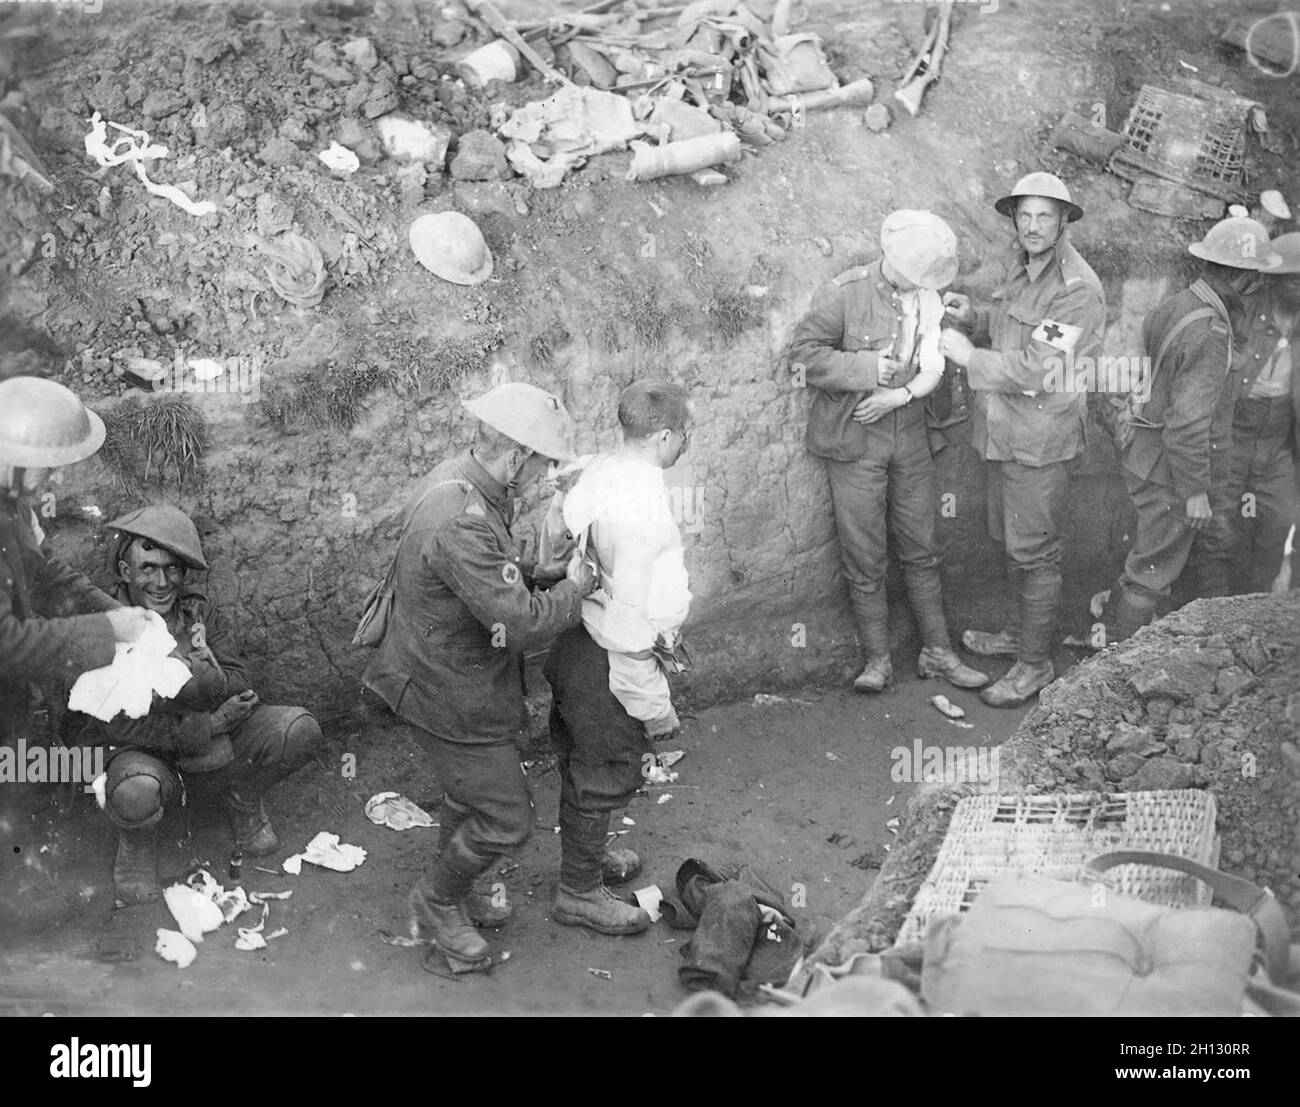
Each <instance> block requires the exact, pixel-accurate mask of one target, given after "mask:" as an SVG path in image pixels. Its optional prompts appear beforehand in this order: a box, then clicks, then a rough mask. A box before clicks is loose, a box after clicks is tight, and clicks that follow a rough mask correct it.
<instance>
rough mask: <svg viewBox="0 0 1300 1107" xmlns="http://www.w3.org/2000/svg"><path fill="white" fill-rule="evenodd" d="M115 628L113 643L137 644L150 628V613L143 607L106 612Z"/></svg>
mask: <svg viewBox="0 0 1300 1107" xmlns="http://www.w3.org/2000/svg"><path fill="white" fill-rule="evenodd" d="M104 614H105V615H107V616H108V621H109V623H110V624H111V625H112V627H113V641H115V642H124V643H127V644H128V645H129V644H130V643H132V642H137V641H139V639H140V636H141V635H142V634H144V632H145V631H146V630H147V629H148V627H149V622H150V620H149V612H148V611H147V610H146V609H145V608H143V607H115V608H113V610H112V611H105V612H104Z"/></svg>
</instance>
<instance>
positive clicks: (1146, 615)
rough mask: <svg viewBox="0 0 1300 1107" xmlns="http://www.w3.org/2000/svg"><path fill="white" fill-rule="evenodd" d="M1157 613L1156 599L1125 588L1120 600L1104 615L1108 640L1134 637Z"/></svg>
mask: <svg viewBox="0 0 1300 1107" xmlns="http://www.w3.org/2000/svg"><path fill="white" fill-rule="evenodd" d="M1155 613H1156V601H1155V600H1154V599H1150V600H1149V599H1147V598H1146V597H1144V596H1135V595H1133V593H1131V592H1129V591H1127V590H1124V591H1121V592H1120V593H1119V601H1118V602H1117V603H1115V604H1114V605H1113V610H1108V611H1107V612H1106V613H1105V616H1104V625H1105V627H1106V642H1107V643H1108V644H1109V643H1111V642H1123V641H1125V640H1126V639H1128V638H1132V637H1133V635H1135V634H1136V633H1137V632H1138V631H1139V630H1141V629H1142V627H1144V626H1146V625H1147V623H1149V622H1151V619H1152V617H1153V616H1154V615H1155Z"/></svg>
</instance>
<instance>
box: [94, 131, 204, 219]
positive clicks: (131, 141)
mask: <svg viewBox="0 0 1300 1107" xmlns="http://www.w3.org/2000/svg"><path fill="white" fill-rule="evenodd" d="M109 127H112V128H114V129H115V130H118V131H121V132H122V136H123V137H120V138H117V139H115V140H114V141H113V142H112V144H111V145H110V144H109V141H108V128H109ZM84 142H85V146H86V153H87V154H88V155H89V156H90V157H92V158H94V159H95V161H97V162H98V163H99V164H100V165H103V166H109V165H121V164H122V162H124V161H129V162H130V163H131V164H132V165H134V166H135V175H136V176H137V177H139V178H140V183H141V184H143V185H144V187H145V188H146V189H148V190H149V191H150V192H151V193H153V195H155V196H161V197H162V198H163V199H164V200H170V201H171V202H172V203H173V204H175V205H176V206H177V207H179V208H182V209H184V210H185V211H187V212H189V213H190V214H191V215H211V214H212V213H213V212H215V211H216V210H217V205H216V204H214V203H213V202H212V201H211V200H201V201H198V202H195V201H194V200H191V199H190V198H189V197H188V196H186V195H185V193H184V192H182V191H181V190H180V189H179V188H177V187H176V186H175V185H164V184H156V183H154V182H153V181H151V180H150V179H149V177H148V175H147V174H146V173H145V171H144V162H146V161H148V160H149V159H151V158H165V157H167V147H166V146H161V145H157V144H155V145H152V146H151V145H150V144H149V133H148V132H147V131H137V130H133V129H132V128H130V127H124V126H122V124H120V123H114V122H112V121H111V120H110V121H108V122H105V121H104V120H103V119H102V118H101V117H100V114H99V112H95V114H94V115H92V116H91V117H90V133H89V134H88V135H86V136H85V138H84Z"/></svg>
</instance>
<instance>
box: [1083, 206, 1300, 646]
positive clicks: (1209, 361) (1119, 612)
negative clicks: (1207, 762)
mask: <svg viewBox="0 0 1300 1107" xmlns="http://www.w3.org/2000/svg"><path fill="white" fill-rule="evenodd" d="M1188 252H1189V253H1191V254H1192V255H1193V256H1194V257H1197V258H1200V259H1201V260H1202V261H1204V262H1205V267H1204V270H1203V272H1202V275H1201V278H1200V279H1199V280H1197V281H1196V282H1194V283H1193V284H1192V286H1191V287H1190V288H1187V289H1184V290H1183V291H1182V292H1179V293H1178V294H1177V295H1175V296H1171V297H1170V298H1169V299H1167V300H1165V301H1164V302H1163V303H1162V304H1160V305H1159V306H1158V307H1156V309H1155V310H1154V311H1152V312H1151V314H1150V315H1149V316H1147V318H1146V320H1145V322H1144V323H1143V325H1142V338H1143V344H1144V348H1145V349H1146V350H1147V352H1148V355H1149V356H1150V357H1151V359H1152V360H1151V367H1152V368H1151V372H1152V379H1151V382H1150V390H1151V395H1150V399H1149V400H1147V401H1146V402H1145V403H1144V404H1143V405H1142V407H1141V410H1140V412H1133V413H1131V414H1130V415H1129V416H1128V417H1127V419H1126V422H1127V423H1128V424H1130V425H1131V427H1132V430H1131V441H1130V442H1129V443H1128V444H1127V445H1126V446H1125V447H1124V448H1123V449H1122V452H1121V455H1120V464H1121V466H1122V472H1123V475H1124V483H1125V485H1126V486H1127V487H1128V492H1129V496H1130V497H1131V498H1132V500H1133V506H1134V508H1136V510H1137V516H1138V523H1137V536H1136V538H1135V539H1134V542H1133V548H1132V549H1131V550H1130V551H1129V554H1128V558H1127V559H1126V561H1125V563H1124V573H1123V575H1122V577H1121V578H1120V582H1119V587H1118V588H1116V589H1114V590H1112V595H1111V598H1110V604H1109V606H1108V609H1107V611H1106V612H1105V614H1104V616H1103V619H1104V623H1105V627H1106V638H1107V640H1108V641H1112V642H1117V641H1121V640H1123V639H1125V638H1128V637H1129V636H1130V635H1132V634H1133V633H1134V632H1135V631H1136V630H1137V629H1138V628H1139V627H1141V626H1143V625H1144V624H1145V623H1147V622H1149V621H1150V620H1151V618H1152V617H1153V616H1154V614H1155V609H1156V605H1157V604H1158V602H1159V601H1160V599H1161V597H1164V596H1167V595H1168V594H1169V588H1170V585H1171V584H1172V583H1173V582H1174V581H1175V580H1177V579H1178V577H1179V575H1180V574H1181V573H1182V571H1183V568H1184V566H1186V564H1187V561H1188V555H1189V553H1190V551H1191V549H1192V545H1193V541H1194V540H1195V539H1196V538H1197V536H1198V535H1204V534H1206V533H1207V531H1213V532H1217V533H1214V535H1213V539H1212V542H1213V546H1214V547H1217V548H1222V547H1223V546H1224V545H1225V544H1226V542H1227V539H1226V538H1225V537H1223V536H1224V535H1225V534H1226V533H1227V532H1228V528H1229V518H1228V516H1229V515H1235V514H1236V512H1237V511H1239V510H1240V508H1241V504H1240V501H1239V500H1232V499H1230V497H1231V496H1232V490H1231V489H1228V488H1227V487H1226V485H1224V486H1223V488H1224V489H1226V495H1227V497H1229V499H1226V500H1225V491H1221V490H1220V489H1217V488H1215V487H1214V484H1213V482H1214V481H1215V480H1216V478H1217V479H1219V480H1224V479H1225V478H1226V475H1227V474H1226V472H1225V470H1228V469H1229V468H1230V467H1231V466H1230V463H1229V464H1225V465H1220V464H1219V463H1217V462H1216V461H1215V458H1216V457H1218V456H1223V457H1228V456H1229V455H1230V454H1231V453H1232V450H1233V445H1232V425H1233V414H1234V411H1235V410H1236V408H1237V407H1238V406H1239V405H1238V402H1237V401H1238V396H1240V395H1242V394H1243V393H1244V394H1247V395H1248V394H1249V392H1250V389H1251V386H1252V384H1253V381H1254V374H1255V372H1256V371H1257V369H1258V364H1259V363H1258V362H1256V361H1255V360H1254V359H1253V358H1251V357H1249V355H1248V356H1247V358H1246V360H1245V362H1244V363H1243V361H1242V359H1238V358H1234V356H1233V350H1234V347H1236V348H1238V349H1240V348H1242V347H1243V346H1244V347H1245V348H1246V349H1247V351H1249V350H1250V349H1251V348H1252V347H1250V346H1247V345H1246V343H1247V338H1248V335H1247V329H1248V327H1249V326H1250V313H1249V310H1248V308H1247V306H1246V303H1245V300H1244V299H1243V292H1244V290H1246V289H1248V288H1250V287H1251V286H1252V285H1253V284H1254V282H1255V281H1256V279H1257V274H1258V273H1259V272H1260V271H1261V270H1267V269H1276V268H1277V266H1278V265H1279V264H1280V262H1281V258H1280V257H1278V256H1277V255H1276V254H1274V253H1273V252H1272V251H1270V250H1269V247H1268V231H1267V230H1266V229H1265V228H1264V226H1263V225H1262V224H1261V223H1258V222H1256V221H1255V220H1253V219H1245V218H1230V219H1224V220H1223V221H1221V222H1219V223H1216V224H1215V225H1214V226H1213V227H1211V228H1210V230H1209V231H1208V232H1206V235H1205V238H1204V240H1203V241H1201V242H1193V243H1192V244H1191V245H1190V246H1188ZM1234 362H1235V365H1234ZM1289 402H1290V401H1289V400H1288V404H1289ZM1269 403H1270V405H1271V401H1270V402H1269ZM1121 426H1123V422H1122V423H1121ZM1252 452H1253V451H1252ZM1216 505H1217V507H1218V510H1217V511H1216V510H1215V507H1216ZM1278 552H1279V555H1280V553H1281V549H1280V547H1279V550H1278Z"/></svg>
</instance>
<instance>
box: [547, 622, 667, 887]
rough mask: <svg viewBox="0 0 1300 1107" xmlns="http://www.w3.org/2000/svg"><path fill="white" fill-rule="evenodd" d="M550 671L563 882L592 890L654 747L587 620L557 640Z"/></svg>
mask: <svg viewBox="0 0 1300 1107" xmlns="http://www.w3.org/2000/svg"><path fill="white" fill-rule="evenodd" d="M542 672H543V673H544V674H545V676H546V679H547V681H548V682H549V683H550V685H551V691H552V696H553V698H552V703H551V717H550V731H551V742H552V743H553V745H554V746H555V754H556V762H557V766H558V768H559V771H560V883H561V884H563V885H564V886H565V887H567V888H570V889H572V890H573V891H576V892H585V891H589V890H590V889H592V888H594V887H596V886H597V885H598V884H599V883H600V881H601V874H600V860H601V857H602V856H604V853H605V844H606V837H607V831H608V829H609V818H610V815H611V814H612V813H613V812H614V811H617V810H619V809H621V808H623V807H625V806H627V803H628V801H629V800H631V798H632V796H633V795H634V794H635V792H636V790H637V788H638V787H640V785H641V782H642V780H643V774H644V771H645V769H646V767H647V766H648V765H649V764H650V763H651V762H652V761H653V759H654V746H653V743H652V742H651V740H650V738H648V737H647V736H646V731H645V724H644V723H642V722H641V721H640V720H639V719H634V718H633V717H632V716H631V715H629V714H628V713H627V711H626V710H625V709H624V707H623V705H622V704H621V703H619V701H618V699H617V697H615V695H614V694H613V693H612V692H611V691H610V690H609V655H608V654H607V653H606V652H605V650H604V649H603V648H602V647H601V646H598V645H597V644H596V643H595V642H594V641H592V638H591V636H590V635H589V634H588V633H587V630H586V628H585V627H583V626H582V625H578V626H576V627H573V628H572V629H570V630H566V631H565V632H564V633H563V634H561V635H560V636H559V638H557V639H556V641H555V644H554V645H553V646H552V647H551V652H550V656H548V657H547V659H546V664H545V665H544V666H543V669H542Z"/></svg>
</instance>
